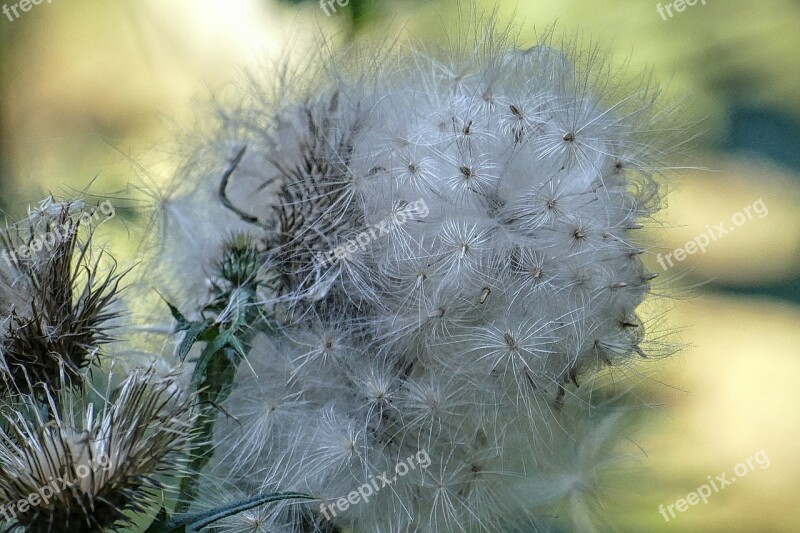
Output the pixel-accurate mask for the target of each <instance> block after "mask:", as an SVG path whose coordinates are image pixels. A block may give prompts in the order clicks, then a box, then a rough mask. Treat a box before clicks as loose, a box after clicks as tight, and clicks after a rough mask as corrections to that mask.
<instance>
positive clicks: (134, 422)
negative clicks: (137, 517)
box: [0, 370, 195, 533]
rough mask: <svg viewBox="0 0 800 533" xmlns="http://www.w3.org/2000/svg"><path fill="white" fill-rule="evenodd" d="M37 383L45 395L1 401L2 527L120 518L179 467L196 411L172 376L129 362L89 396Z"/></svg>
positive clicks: (116, 523) (91, 527)
mask: <svg viewBox="0 0 800 533" xmlns="http://www.w3.org/2000/svg"><path fill="white" fill-rule="evenodd" d="M45 390H46V392H45V397H46V398H45V402H44V403H43V402H42V400H41V398H39V397H38V396H34V395H31V394H18V395H13V396H12V397H10V398H9V399H7V400H6V401H4V402H3V403H1V404H0V526H3V525H5V526H6V528H7V529H8V528H10V530H11V531H16V530H20V529H21V530H24V531H26V532H34V533H53V532H61V531H63V532H67V531H68V532H76V531H81V532H87V533H91V532H99V531H107V530H109V528H111V529H113V528H117V527H121V526H122V525H124V524H126V523H128V522H129V521H130V518H131V513H137V512H144V511H146V510H151V509H150V507H151V506H152V505H153V502H158V501H160V498H161V493H162V491H164V490H168V489H170V488H171V487H172V486H173V485H174V484H175V482H176V481H177V479H178V478H179V477H180V476H182V475H183V474H184V473H185V459H184V458H185V457H186V449H187V446H188V443H189V441H190V436H191V427H192V424H193V420H194V418H193V417H194V416H195V415H194V414H193V412H192V410H191V403H190V400H189V398H188V397H186V396H184V395H183V394H182V393H181V390H180V388H179V387H178V385H177V382H176V380H175V379H173V378H160V377H158V376H156V375H155V374H154V372H153V371H141V370H140V371H135V372H133V373H132V374H131V375H130V376H129V377H128V378H126V379H125V381H124V382H123V383H122V384H121V386H120V387H119V388H118V389H117V390H116V392H114V393H110V394H107V395H106V398H102V399H100V400H99V401H97V402H92V401H91V399H89V396H88V394H87V391H86V390H84V391H83V392H82V394H80V395H75V394H73V393H74V392H75V391H74V390H72V389H70V388H62V389H61V390H60V391H59V392H58V393H55V392H53V391H51V390H47V389H45ZM15 528H16V529H15Z"/></svg>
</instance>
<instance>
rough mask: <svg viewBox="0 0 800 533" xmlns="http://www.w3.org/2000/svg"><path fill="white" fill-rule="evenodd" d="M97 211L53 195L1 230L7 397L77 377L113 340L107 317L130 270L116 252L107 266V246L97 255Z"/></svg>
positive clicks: (1, 344) (1, 384)
mask: <svg viewBox="0 0 800 533" xmlns="http://www.w3.org/2000/svg"><path fill="white" fill-rule="evenodd" d="M98 215H99V213H97V210H95V209H91V208H88V207H86V206H85V205H84V203H83V202H82V201H79V200H75V201H68V202H55V201H54V200H53V199H52V198H49V199H47V200H45V201H44V202H42V204H41V205H40V206H39V208H38V209H37V210H35V211H33V212H32V213H31V214H30V215H29V217H28V218H27V219H26V220H25V221H24V222H22V223H19V224H17V225H15V226H14V227H12V228H11V229H9V231H8V232H7V233H4V234H3V235H2V239H1V240H0V245H1V246H2V248H3V251H2V256H3V258H4V259H5V261H4V262H3V263H0V314H1V315H2V317H3V323H2V329H0V374H2V376H1V377H2V379H1V380H0V397H2V396H4V395H6V394H8V393H9V391H19V392H26V391H30V390H31V385H32V384H36V383H44V384H46V385H48V386H50V387H55V386H58V385H59V384H69V383H72V382H76V383H77V382H78V381H79V380H80V370H81V369H83V368H85V367H87V366H88V365H89V364H90V363H91V361H92V360H94V359H95V358H96V357H97V356H98V353H99V350H100V347H101V346H102V345H103V344H104V343H107V342H109V341H110V340H112V338H111V336H110V335H109V331H108V322H109V321H111V320H112V319H114V318H116V317H117V316H118V313H117V311H116V310H115V309H114V307H113V304H114V302H115V300H116V297H117V292H118V290H119V284H120V281H121V278H122V277H123V276H124V275H125V273H122V274H119V273H117V272H116V263H114V262H113V260H112V261H111V266H110V268H107V267H105V266H104V265H103V264H102V262H103V259H104V257H105V254H104V253H102V252H100V253H98V254H97V255H96V257H93V255H92V251H91V239H92V234H93V231H94V229H93V228H92V227H86V226H91V224H93V223H95V220H93V218H94V219H98V218H99V217H98ZM84 227H85V228H84ZM82 228H84V229H85V233H86V238H85V242H81V235H80V232H81V229H82ZM64 378H67V379H64ZM76 380H77V381H76Z"/></svg>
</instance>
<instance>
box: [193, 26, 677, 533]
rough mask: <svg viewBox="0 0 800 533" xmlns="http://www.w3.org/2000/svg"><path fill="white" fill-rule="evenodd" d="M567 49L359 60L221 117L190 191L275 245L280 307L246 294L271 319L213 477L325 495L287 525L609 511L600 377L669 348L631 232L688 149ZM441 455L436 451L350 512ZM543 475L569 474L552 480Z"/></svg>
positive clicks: (266, 255) (244, 376) (421, 523)
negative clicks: (591, 500)
mask: <svg viewBox="0 0 800 533" xmlns="http://www.w3.org/2000/svg"><path fill="white" fill-rule="evenodd" d="M545 41H546V42H543V43H542V44H540V45H538V46H534V47H532V48H528V49H517V48H514V47H512V46H509V45H508V43H507V42H506V40H505V39H503V38H502V36H498V35H496V34H493V35H489V36H488V37H486V38H482V39H477V40H476V42H474V43H472V44H473V45H470V46H466V45H465V46H461V47H456V50H450V51H448V52H446V53H444V54H438V53H435V52H427V51H425V52H423V51H421V50H419V49H417V50H414V51H412V52H411V53H409V54H407V55H403V54H387V55H386V56H380V57H374V58H373V60H372V62H371V63H369V64H370V65H372V66H370V67H368V66H367V62H366V61H365V60H364V58H363V57H361V58H359V59H353V60H352V65H350V66H349V67H348V66H347V65H348V63H347V61H344V62H343V63H344V64H343V63H342V62H339V63H335V64H336V66H330V65H329V66H328V67H326V68H324V69H322V70H321V71H314V72H312V73H311V74H309V75H308V76H307V77H306V78H302V77H299V78H298V79H291V80H284V83H283V85H281V87H279V90H278V91H277V92H276V94H277V95H278V97H277V98H274V99H270V98H268V96H267V91H266V90H264V89H263V87H261V86H258V85H255V86H254V89H255V90H254V92H253V97H252V98H251V99H250V100H249V101H247V102H246V103H244V104H242V105H239V106H238V107H237V108H236V109H234V110H230V109H225V108H223V111H222V112H221V113H220V118H221V122H222V126H223V127H222V129H221V130H220V131H221V133H220V135H219V137H217V138H216V139H215V140H214V142H212V146H211V148H210V149H206V150H203V151H201V152H200V155H201V157H203V158H207V156H208V155H209V154H214V153H217V154H219V153H221V152H228V153H227V155H226V156H224V157H223V158H220V159H218V161H219V165H218V168H217V169H216V170H215V171H214V172H211V173H209V181H208V182H207V183H206V184H204V185H203V187H204V188H205V189H199V191H202V190H206V191H211V190H213V191H214V192H215V193H216V192H218V193H219V194H218V195H216V196H215V195H214V194H209V193H204V194H203V193H200V194H198V193H194V194H192V195H190V196H188V197H187V198H186V202H187V203H188V204H190V205H191V204H193V205H194V209H195V212H197V213H200V214H201V215H204V216H203V218H204V219H205V220H204V221H201V222H199V223H198V224H203V225H204V226H203V227H207V221H208V217H209V216H210V217H214V216H216V215H219V216H218V218H215V220H217V221H218V222H219V223H218V224H217V226H216V227H215V228H214V231H213V232H210V233H208V234H204V237H205V238H206V239H207V241H208V243H209V244H210V245H214V246H217V245H219V244H221V243H222V242H223V241H224V236H225V235H230V234H231V232H232V231H236V232H240V231H241V230H242V226H243V225H244V226H245V227H246V228H247V230H246V232H247V235H249V236H250V238H251V239H252V240H253V241H254V242H255V243H257V247H258V250H259V253H258V256H257V257H256V256H253V257H252V258H251V260H250V261H251V262H252V263H253V264H252V265H250V267H249V268H250V271H251V276H257V277H258V279H259V280H260V281H259V284H258V286H259V292H258V294H259V296H260V297H259V298H257V299H256V300H255V301H246V302H245V301H242V302H238V303H237V302H234V301H232V302H231V303H230V305H234V306H235V305H248V306H252V305H255V306H257V307H258V308H259V309H260V310H261V311H262V313H261V317H262V319H263V322H255V323H254V324H253V334H252V336H251V338H250V339H249V340H248V344H249V353H248V358H247V364H242V365H241V366H240V367H239V371H238V375H237V378H236V387H235V390H234V391H233V393H232V395H231V397H230V398H229V399H228V401H227V402H226V407H225V409H226V413H225V416H221V417H220V421H219V423H218V425H217V429H216V440H217V446H218V448H217V453H216V457H215V469H216V472H223V473H224V475H225V477H226V479H227V481H228V482H231V483H233V484H234V485H235V486H236V488H237V490H238V491H242V492H244V493H257V492H260V491H286V490H292V491H301V492H307V493H310V494H313V495H315V496H319V497H320V498H322V499H323V500H324V501H323V503H322V504H321V505H319V506H317V505H307V506H298V505H297V504H286V505H279V506H278V507H277V508H276V510H275V511H274V512H272V513H269V514H268V516H267V517H262V519H260V520H259V523H260V524H261V525H262V526H263V528H264V529H263V530H265V531H266V530H269V531H298V532H299V531H338V530H341V529H343V528H349V529H350V530H353V531H364V532H371V531H381V532H388V531H403V532H408V531H498V530H516V529H515V528H519V527H529V526H531V525H533V526H534V527H545V524H546V522H547V520H548V519H549V518H548V517H549V516H552V515H554V514H557V513H555V512H552V511H547V510H543V508H542V507H541V506H540V505H539V504H543V503H544V502H545V501H547V503H548V504H550V503H552V501H555V500H558V498H559V497H565V498H567V499H569V501H570V502H572V503H571V505H572V506H573V508H580V509H584V510H585V509H587V508H588V507H589V505H588V504H586V503H585V502H584V500H583V499H582V498H583V496H581V495H585V494H586V493H589V492H591V487H592V484H593V483H594V481H595V473H596V472H595V471H594V470H595V469H596V468H599V467H600V465H601V463H602V460H601V459H598V460H597V462H596V463H592V461H591V459H592V458H593V457H594V454H595V453H596V452H597V451H598V450H599V449H600V445H599V443H598V442H596V441H605V439H606V437H607V435H608V433H609V432H610V430H609V429H608V428H607V426H608V425H609V424H606V423H605V422H603V423H601V422H598V423H597V424H595V425H594V426H592V425H591V424H587V423H586V420H587V419H588V417H589V415H590V406H589V404H588V400H587V398H588V395H587V394H583V393H582V392H581V391H584V390H586V388H587V387H586V386H584V387H582V388H580V389H578V387H579V384H583V383H585V382H586V381H587V380H591V379H592V377H593V376H594V375H596V373H597V371H598V370H599V369H600V368H601V367H604V366H620V365H629V364H631V363H632V362H633V361H634V360H637V359H641V358H643V357H646V351H645V347H644V346H643V345H642V342H643V339H644V331H643V330H644V327H643V325H642V322H641V320H640V319H639V318H638V317H637V314H636V311H637V307H638V306H639V305H640V304H641V303H642V301H643V300H644V298H645V297H646V296H647V294H648V292H649V289H650V287H649V282H650V280H652V279H653V278H654V277H655V275H654V274H649V273H648V272H647V271H646V270H645V268H644V267H643V265H642V262H641V260H640V254H641V253H642V252H643V249H642V248H641V247H639V245H637V243H636V241H635V238H634V236H633V234H634V233H635V230H637V229H639V228H641V223H642V221H644V220H645V219H649V218H650V217H651V216H652V215H653V214H654V213H655V212H656V211H657V210H658V209H659V206H660V194H659V188H658V186H657V181H656V178H657V177H658V174H660V172H661V171H662V170H664V169H665V168H667V167H666V165H665V164H664V163H663V158H664V157H665V155H666V154H667V153H668V151H669V150H670V149H672V148H675V147H676V146H678V145H679V144H680V142H681V141H682V140H683V139H681V138H680V137H678V136H676V135H679V134H676V132H677V130H675V129H672V128H671V127H668V126H666V125H664V124H665V121H664V119H665V118H667V117H668V113H667V112H666V111H665V110H662V109H661V108H659V107H657V106H656V104H655V102H656V100H655V95H656V91H654V90H653V88H652V87H649V86H648V85H647V84H641V85H637V86H633V85H620V84H616V85H615V83H614V80H613V79H612V78H613V77H614V76H615V73H613V72H611V71H610V70H609V69H608V68H607V67H604V66H603V58H601V57H599V56H598V54H597V52H596V51H593V52H592V53H589V54H578V53H576V52H575V51H574V50H572V49H571V48H570V47H569V46H567V45H564V46H563V47H562V50H561V51H559V50H557V49H556V48H554V47H552V46H551V44H552V43H551V41H550V40H545ZM352 53H353V54H355V52H352ZM442 58H444V59H442ZM234 155H235V157H234ZM206 162H207V159H206ZM192 168H197V167H192V166H191V165H190V166H189V167H188V169H189V170H191V169H192ZM220 178H222V183H221V184H220ZM209 199H212V200H213V199H216V200H217V201H218V205H217V207H216V209H217V211H214V210H213V209H215V207H213V206H212V205H211V204H208V203H206V202H208V200H209ZM178 203H180V202H178ZM220 210H224V211H227V214H225V215H220V213H221V211H220ZM184 212H189V210H188V209H185V210H184ZM206 215H207V216H206ZM182 226H184V227H186V226H187V225H186V224H182ZM197 227H200V226H199V225H198V226H197ZM192 238H194V239H196V238H198V236H197V235H196V234H195V235H193V236H192ZM236 238H237V239H241V238H242V236H241V234H237V237H236ZM214 239H217V241H215V240H214ZM213 249H215V248H212V247H211V246H208V247H203V248H200V249H197V250H196V251H195V253H196V254H197V257H198V261H197V263H198V264H205V265H207V267H208V268H212V267H213V265H214V264H215V263H214V261H212V260H209V257H208V255H209V250H213ZM217 249H219V248H217ZM200 254H204V255H200ZM217 264H218V261H217ZM247 271H248V268H247V266H246V265H244V266H243V265H238V266H237V272H239V274H237V275H236V276H234V278H242V277H243V276H242V275H241V272H247ZM184 279H185V280H186V281H187V282H191V281H192V280H191V279H190V278H184ZM601 418H602V417H601ZM612 419H613V415H612ZM604 424H605V425H604ZM598 425H599V426H602V427H604V428H606V429H604V430H603V431H602V432H599V433H598V432H597V430H595V429H592V428H593V427H595V426H598ZM593 432H594V433H593ZM601 434H602V435H601ZM584 441H586V442H585V443H584V444H580V443H582V442H584ZM571 450H579V451H577V452H575V453H577V454H578V458H576V455H575V454H573V452H572V451H571ZM420 452H425V453H426V454H427V455H428V456H429V457H430V464H429V465H427V466H426V467H422V466H421V465H417V466H416V468H412V469H410V470H409V471H408V472H407V473H406V474H405V475H398V476H396V477H394V479H390V483H389V484H387V485H383V486H377V487H373V489H372V491H373V492H375V494H373V495H372V496H371V497H369V498H363V495H361V497H360V498H362V499H361V500H360V501H358V502H357V504H353V503H352V501H350V502H348V501H347V496H348V494H349V493H351V491H355V490H357V489H359V488H360V487H363V486H365V485H366V484H369V483H371V482H372V480H374V479H377V478H378V476H382V475H383V474H385V473H387V472H388V473H389V474H388V477H389V478H393V474H394V473H398V474H399V473H400V472H399V471H397V470H395V468H396V466H397V465H399V464H401V463H404V462H405V463H406V464H407V463H408V461H409V458H411V457H414V456H416V455H415V454H418V453H420ZM584 467H585V468H584ZM576 471H580V472H581V473H580V474H576V473H574V472H576ZM559 476H560V477H559ZM543 479H555V480H559V481H558V482H555V481H554V482H553V483H552V484H551V485H549V486H547V488H546V490H540V489H538V488H537V489H536V491H535V493H534V492H532V491H534V489H533V488H534V487H541V486H542V485H543V483H542V480H543ZM341 498H344V500H342V499H341ZM367 499H369V501H366V500H367ZM342 502H344V503H342ZM545 509H546V508H545ZM551 509H552V508H551ZM574 520H575V523H576V524H577V523H579V524H582V525H585V524H588V523H589V522H588V521H586V520H584V519H583V518H582V517H577V516H576V517H574ZM251 526H252V524H251ZM253 527H255V526H253Z"/></svg>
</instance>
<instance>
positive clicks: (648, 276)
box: [642, 272, 658, 281]
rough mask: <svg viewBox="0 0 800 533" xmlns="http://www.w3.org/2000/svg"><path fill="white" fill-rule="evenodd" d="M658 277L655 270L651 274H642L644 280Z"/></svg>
mask: <svg viewBox="0 0 800 533" xmlns="http://www.w3.org/2000/svg"><path fill="white" fill-rule="evenodd" d="M657 277H658V273H657V272H653V273H651V274H645V275H644V276H642V281H650V280H651V279H656V278H657Z"/></svg>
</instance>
